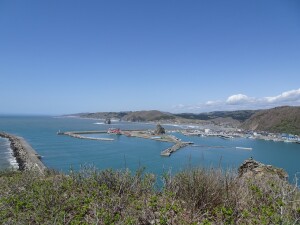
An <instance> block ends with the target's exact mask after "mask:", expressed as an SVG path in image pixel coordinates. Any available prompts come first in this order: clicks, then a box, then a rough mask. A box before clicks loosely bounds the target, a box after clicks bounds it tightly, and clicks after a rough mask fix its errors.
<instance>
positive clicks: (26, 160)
mask: <svg viewBox="0 0 300 225" xmlns="http://www.w3.org/2000/svg"><path fill="white" fill-rule="evenodd" d="M0 137H2V138H7V139H8V140H9V141H10V147H11V149H12V151H13V155H14V157H15V158H16V160H17V163H18V165H19V170H20V171H28V170H31V171H32V170H34V171H36V172H38V173H40V174H44V172H45V170H46V166H45V165H44V164H43V163H42V161H41V160H40V158H41V157H40V156H39V155H38V154H37V153H36V151H35V150H34V149H33V148H32V147H31V146H30V145H29V144H28V143H27V142H26V141H25V140H24V139H23V138H21V137H18V136H15V135H11V134H8V133H4V132H0Z"/></svg>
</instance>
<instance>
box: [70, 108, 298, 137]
mask: <svg viewBox="0 0 300 225" xmlns="http://www.w3.org/2000/svg"><path fill="white" fill-rule="evenodd" d="M73 116H79V117H82V118H93V119H103V120H105V119H117V120H123V121H131V122H162V121H168V122H174V123H197V124H208V123H214V124H219V125H225V126H227V125H228V126H232V127H241V128H243V129H246V130H262V131H270V132H277V133H292V134H300V107H291V106H283V107H277V108H273V109H267V110H237V111H215V112H209V113H200V114H193V113H182V114H171V113H168V112H161V111H158V110H149V111H135V112H132V111H128V112H97V113H80V114H73Z"/></svg>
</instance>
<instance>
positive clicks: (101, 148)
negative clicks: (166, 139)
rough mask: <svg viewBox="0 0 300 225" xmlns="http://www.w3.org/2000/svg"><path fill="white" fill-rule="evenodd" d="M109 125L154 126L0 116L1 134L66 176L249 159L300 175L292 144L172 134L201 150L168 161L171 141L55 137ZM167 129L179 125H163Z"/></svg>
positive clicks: (3, 157)
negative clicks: (84, 169)
mask: <svg viewBox="0 0 300 225" xmlns="http://www.w3.org/2000/svg"><path fill="white" fill-rule="evenodd" d="M109 127H118V128H121V129H153V128H154V127H155V126H154V125H153V124H143V123H127V122H113V124H112V125H106V124H102V123H101V121H97V120H91V119H77V118H54V117H38V116H32V117H29V116H27V117H24V116H22V117H21V116H0V131H1V130H2V131H5V132H8V133H12V134H15V135H19V136H22V137H24V138H25V139H26V140H27V141H28V143H29V144H30V145H31V146H32V147H33V148H34V149H35V150H36V151H37V152H38V153H39V154H40V155H41V156H42V157H43V159H42V161H43V162H44V164H45V165H46V166H47V167H49V168H54V169H57V170H60V171H64V172H68V171H69V170H70V168H71V167H72V168H73V169H75V170H77V169H79V168H80V166H81V165H94V166H96V167H97V168H99V169H105V168H114V169H123V168H125V167H126V168H129V169H131V170H136V169H137V168H139V167H140V166H144V167H146V170H147V171H149V172H153V173H156V174H158V175H161V174H162V173H163V172H165V171H169V170H171V171H172V172H173V173H175V172H177V171H179V170H181V169H184V168H186V167H188V166H191V165H193V166H205V167H207V166H215V167H218V166H222V167H223V168H236V167H238V166H239V165H240V164H241V163H242V162H243V161H244V160H245V159H247V158H249V157H251V156H252V157H253V158H254V159H256V160H259V161H261V162H263V163H265V164H272V165H275V166H278V167H282V168H284V169H285V170H286V171H287V172H288V173H289V175H290V180H292V178H293V176H294V175H295V174H296V173H297V172H300V163H299V160H300V145H299V144H294V143H283V142H272V141H262V140H251V139H245V138H237V139H232V140H224V139H221V138H217V137H186V136H184V135H182V134H180V133H174V135H176V136H178V137H179V138H181V139H182V140H185V141H193V142H194V143H195V144H196V145H200V146H202V147H190V146H189V147H186V148H183V149H181V150H179V151H177V152H176V153H174V154H172V156H171V157H162V156H160V152H161V151H162V150H164V149H165V148H167V147H169V146H171V145H172V144H171V143H163V142H158V141H153V140H145V139H140V138H133V137H126V136H115V135H106V134H104V135H103V134H102V135H101V136H102V137H103V136H104V137H111V138H114V139H115V140H114V141H94V140H83V139H75V138H71V137H68V136H64V135H57V134H56V132H57V131H58V130H61V131H74V130H77V131H80V130H81V131H83V130H106V129H108V128H109ZM166 128H167V129H174V128H176V129H177V128H178V127H172V126H166ZM90 136H97V135H90ZM8 144H9V143H8V142H7V140H6V139H0V168H1V169H3V168H6V167H8V166H9V162H10V161H12V157H11V151H10V150H9V148H8ZM203 146H218V147H210V148H208V147H203ZM235 147H251V148H253V150H252V151H246V150H241V149H236V148H235Z"/></svg>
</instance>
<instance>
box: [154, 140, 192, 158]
mask: <svg viewBox="0 0 300 225" xmlns="http://www.w3.org/2000/svg"><path fill="white" fill-rule="evenodd" d="M192 144H194V143H193V142H181V141H178V142H176V143H175V145H173V146H172V147H170V148H167V149H166V150H164V151H162V152H161V153H160V155H161V156H170V155H171V154H172V153H173V152H176V151H177V150H179V149H181V148H184V147H186V146H188V145H192Z"/></svg>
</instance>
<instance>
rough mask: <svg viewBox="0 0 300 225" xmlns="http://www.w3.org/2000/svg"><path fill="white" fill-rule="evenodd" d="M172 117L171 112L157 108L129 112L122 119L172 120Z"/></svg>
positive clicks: (173, 117) (143, 120)
mask: <svg viewBox="0 0 300 225" xmlns="http://www.w3.org/2000/svg"><path fill="white" fill-rule="evenodd" d="M172 119H175V116H174V115H173V114H171V113H165V112H160V111H157V110H150V111H137V112H130V113H128V114H127V115H125V116H124V117H123V118H122V120H125V121H132V122H136V121H142V122H145V121H159V120H172Z"/></svg>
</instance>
